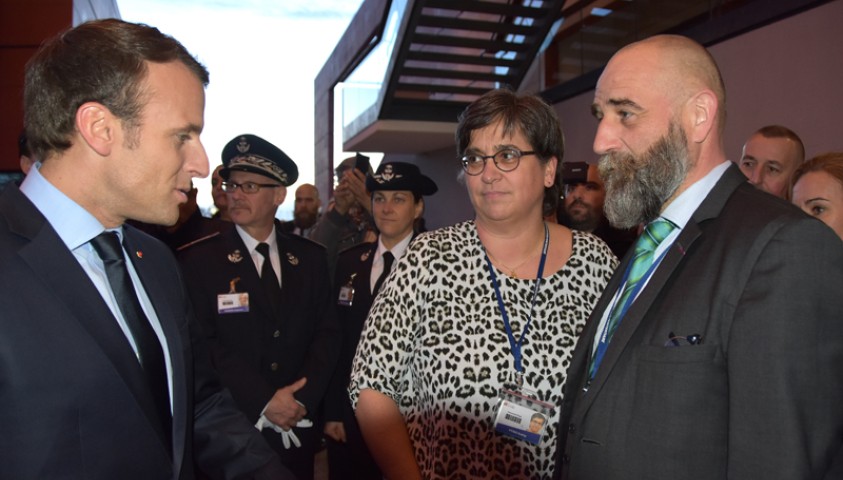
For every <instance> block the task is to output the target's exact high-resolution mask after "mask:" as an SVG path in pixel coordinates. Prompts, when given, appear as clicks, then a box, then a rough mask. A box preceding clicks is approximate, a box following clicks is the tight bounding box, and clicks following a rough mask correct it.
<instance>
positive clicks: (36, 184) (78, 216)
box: [20, 163, 119, 251]
mask: <svg viewBox="0 0 843 480" xmlns="http://www.w3.org/2000/svg"><path fill="white" fill-rule="evenodd" d="M40 168H41V164H40V163H38V164H35V165H33V167H32V169H31V170H30V171H29V174H28V175H27V176H26V178H25V179H24V181H23V183H22V184H21V187H20V190H21V192H22V193H23V194H24V195H26V197H27V198H29V200H30V201H31V202H32V203H33V204H34V205H35V207H36V208H37V209H38V210H39V211H40V212H41V214H42V215H44V218H46V219H47V221H48V222H50V226H52V227H53V230H55V231H56V233H57V234H58V235H59V238H61V240H62V242H64V244H65V245H66V246H67V248H68V249H69V250H71V251H72V250H75V249H76V248H78V247H79V246H81V245H84V244H86V243H88V242H89V241H90V240H91V239H92V238H94V237H96V236H97V235H99V234H100V233H102V232H103V231H104V230H105V227H104V226H103V225H102V224H101V223H100V222H99V220H97V219H96V217H94V216H93V215H91V213H90V212H88V211H87V210H85V209H84V208H82V206H80V205H79V204H78V203H76V202H75V201H73V200H72V199H71V198H70V197H68V196H67V195H65V194H64V193H63V192H62V191H61V190H59V189H58V188H56V187H55V186H54V185H53V184H51V183H50V182H49V181H48V180H47V179H46V178H44V176H43V175H41V172H40V171H39V170H40ZM118 230H119V229H118Z"/></svg>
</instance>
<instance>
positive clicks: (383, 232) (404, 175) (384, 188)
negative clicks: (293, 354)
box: [325, 162, 438, 480]
mask: <svg viewBox="0 0 843 480" xmlns="http://www.w3.org/2000/svg"><path fill="white" fill-rule="evenodd" d="M366 190H368V191H369V192H371V194H372V205H371V207H372V216H373V217H374V219H375V225H376V226H377V227H378V231H379V232H380V233H379V235H378V239H377V241H375V242H371V243H361V244H359V245H355V246H353V247H351V248H349V249H347V250H344V251H343V252H340V255H339V258H338V259H337V270H336V275H335V276H334V279H335V282H336V284H335V285H334V293H333V295H332V297H331V299H332V302H333V303H334V304H335V305H336V309H337V318H338V320H339V324H340V328H341V331H342V350H341V353H340V358H339V361H338V362H337V368H336V371H335V372H334V376H333V378H332V379H331V384H330V387H329V389H328V395H327V396H326V399H325V435H326V437H327V440H328V462H329V469H328V472H329V473H330V477H331V480H341V479H350V480H363V479H372V480H379V479H381V478H383V474H382V473H381V472H380V470H379V469H378V466H377V464H376V463H375V460H374V459H373V458H372V455H371V454H370V453H369V449H368V448H367V447H366V443H365V441H364V439H363V435H362V433H361V432H360V427H359V425H358V424H357V419H356V418H355V416H354V409H353V408H352V407H351V400H350V399H349V396H348V381H349V377H350V376H351V364H352V361H353V360H354V353H355V352H356V351H357V343H358V342H359V341H360V333H361V332H362V331H363V324H364V323H365V321H366V318H367V317H368V316H369V309H370V308H371V307H372V303H373V302H374V300H375V296H376V295H377V294H378V291H379V290H380V287H381V285H383V282H384V281H385V279H386V278H387V276H388V275H389V272H390V269H391V267H392V265H393V262H395V261H397V260H398V259H399V258H401V257H402V256H403V255H404V252H406V251H407V247H408V246H409V245H410V241H411V240H412V239H413V237H414V236H415V232H414V231H413V227H414V225H415V221H416V220H417V219H419V218H421V216H422V214H423V213H424V196H429V195H433V194H434V193H436V192H437V190H438V187H437V186H436V183H435V182H434V181H433V180H432V179H431V178H430V177H427V176H426V175H423V174H422V173H421V170H419V167H417V166H416V165H413V164H410V163H404V162H382V163H381V164H380V165H379V166H378V169H377V171H376V172H375V173H374V174H373V175H369V176H368V177H366ZM387 257H389V258H388V259H387Z"/></svg>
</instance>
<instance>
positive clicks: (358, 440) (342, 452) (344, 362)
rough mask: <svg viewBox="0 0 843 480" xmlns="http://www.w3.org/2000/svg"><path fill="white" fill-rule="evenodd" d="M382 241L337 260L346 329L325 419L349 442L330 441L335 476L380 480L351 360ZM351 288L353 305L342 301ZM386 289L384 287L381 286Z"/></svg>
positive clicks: (342, 322) (337, 292)
mask: <svg viewBox="0 0 843 480" xmlns="http://www.w3.org/2000/svg"><path fill="white" fill-rule="evenodd" d="M377 249H378V242H372V243H362V244H359V245H356V246H353V247H351V248H348V249H346V250H344V251H342V252H340V254H339V257H338V259H337V269H336V276H335V277H334V283H335V285H334V289H333V294H332V295H331V301H332V302H333V304H334V306H335V308H336V310H337V320H338V322H339V324H340V328H341V331H342V348H341V350H340V358H339V361H338V362H337V368H336V371H335V372H334V376H333V378H332V379H331V384H330V386H329V388H328V394H327V396H326V398H325V421H334V422H342V423H343V427H344V429H345V434H346V442H345V443H344V444H338V443H335V442H332V441H329V442H328V460H329V463H330V469H329V470H330V472H331V478H332V479H346V478H347V479H355V480H357V479H380V478H383V474H382V473H381V472H380V470H379V469H378V466H377V464H376V463H375V461H374V459H373V458H372V455H371V453H370V452H369V450H368V448H367V447H366V442H365V440H364V439H363V435H362V433H361V432H360V427H359V425H358V424H357V419H356V417H355V416H354V410H353V409H352V408H351V400H349V397H348V380H349V377H350V376H351V363H352V361H353V360H354V354H355V352H356V351H357V343H358V341H359V340H360V334H361V332H362V331H363V324H364V323H366V318H367V317H368V316H369V309H370V308H371V307H372V303H373V302H374V300H375V296H374V295H372V291H371V275H372V263H373V262H374V259H375V253H376V252H377ZM343 287H350V288H352V289H353V291H354V295H353V298H352V302H351V305H344V304H339V303H338V299H339V296H340V290H341V289H343ZM381 288H383V287H381Z"/></svg>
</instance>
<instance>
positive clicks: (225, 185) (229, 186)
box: [222, 182, 283, 195]
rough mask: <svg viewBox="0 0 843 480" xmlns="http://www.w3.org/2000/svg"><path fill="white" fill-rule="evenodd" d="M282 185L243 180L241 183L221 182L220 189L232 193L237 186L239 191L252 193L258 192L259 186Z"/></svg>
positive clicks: (276, 186)
mask: <svg viewBox="0 0 843 480" xmlns="http://www.w3.org/2000/svg"><path fill="white" fill-rule="evenodd" d="M281 186H283V185H278V184H277V183H255V182H243V183H234V182H222V189H223V191H224V192H226V193H234V192H236V191H237V189H238V188H239V189H240V191H242V192H243V193H247V194H249V195H251V194H253V193H258V192H259V191H260V189H261V188H278V187H281Z"/></svg>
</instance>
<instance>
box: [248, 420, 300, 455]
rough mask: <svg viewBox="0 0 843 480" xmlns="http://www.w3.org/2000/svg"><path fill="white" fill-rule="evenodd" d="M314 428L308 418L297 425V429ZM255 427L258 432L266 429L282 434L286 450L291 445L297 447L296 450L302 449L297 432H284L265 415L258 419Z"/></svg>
mask: <svg viewBox="0 0 843 480" xmlns="http://www.w3.org/2000/svg"><path fill="white" fill-rule="evenodd" d="M312 426H313V422H311V421H310V420H308V419H306V418H302V419H301V420H299V421H298V423H296V427H298V428H310V427H312ZM255 427H257V429H258V430H263V429H264V428H271V429H273V430H275V431H276V432H277V433H280V434H281V441H282V442H283V443H284V448H286V449H287V450H289V449H290V444H291V443H292V444H293V445H295V446H296V448H299V447H301V441H300V440H299V437H297V436H296V434H295V432H293V429H292V428H291V429H290V430H284V429H283V428H281V427H279V426H278V425H276V424H274V423H272V422H270V421H269V420H268V419H267V418H266V417H264V416H263V415H261V418H260V419H258V423H257V425H255Z"/></svg>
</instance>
